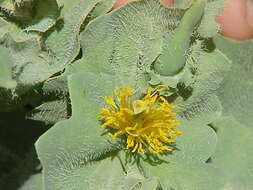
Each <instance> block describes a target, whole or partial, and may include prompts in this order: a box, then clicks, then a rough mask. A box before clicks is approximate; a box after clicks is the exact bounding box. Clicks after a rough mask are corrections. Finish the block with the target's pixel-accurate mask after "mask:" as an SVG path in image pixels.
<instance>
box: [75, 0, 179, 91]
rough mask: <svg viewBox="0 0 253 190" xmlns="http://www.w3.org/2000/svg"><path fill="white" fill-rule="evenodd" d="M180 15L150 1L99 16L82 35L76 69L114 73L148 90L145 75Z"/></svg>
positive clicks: (123, 80)
mask: <svg viewBox="0 0 253 190" xmlns="http://www.w3.org/2000/svg"><path fill="white" fill-rule="evenodd" d="M181 16H182V12H181V11H176V10H168V9H166V8H165V7H161V6H160V4H159V2H157V1H153V0H147V1H140V2H132V3H128V4H127V5H126V6H124V7H122V8H120V9H117V10H116V11H113V12H111V13H109V14H106V15H105V16H103V17H99V18H97V19H95V20H94V21H92V22H90V23H89V25H88V26H87V27H86V29H85V30H84V31H83V32H82V33H81V46H82V50H83V57H84V58H83V59H82V61H79V65H74V67H75V68H74V69H75V70H76V71H78V70H89V71H92V72H94V73H99V72H106V73H114V74H115V75H116V76H117V77H118V78H119V80H120V81H121V83H122V84H128V85H131V86H134V87H138V88H143V87H145V88H146V87H147V83H146V78H145V77H146V76H145V74H146V73H147V72H150V67H151V65H152V63H153V61H154V60H155V59H156V57H157V56H158V54H159V53H160V52H161V47H162V43H163V37H165V36H167V35H168V33H171V31H172V30H174V29H175V27H176V26H177V24H178V22H179V19H180V18H181Z"/></svg>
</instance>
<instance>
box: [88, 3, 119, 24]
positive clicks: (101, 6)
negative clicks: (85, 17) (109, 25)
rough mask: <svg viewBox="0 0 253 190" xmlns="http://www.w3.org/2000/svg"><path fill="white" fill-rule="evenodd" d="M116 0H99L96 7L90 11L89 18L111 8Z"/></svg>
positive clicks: (102, 13) (106, 11) (104, 12)
mask: <svg viewBox="0 0 253 190" xmlns="http://www.w3.org/2000/svg"><path fill="white" fill-rule="evenodd" d="M116 1H117V0H101V1H100V2H99V3H98V4H97V5H96V7H95V8H94V9H93V10H92V11H91V13H90V15H89V17H90V18H89V20H92V19H94V18H96V17H98V16H101V15H104V14H106V13H108V11H110V10H111V9H112V6H113V5H114V3H115V2H116Z"/></svg>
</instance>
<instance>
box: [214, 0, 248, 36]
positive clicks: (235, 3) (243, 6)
mask: <svg viewBox="0 0 253 190" xmlns="http://www.w3.org/2000/svg"><path fill="white" fill-rule="evenodd" d="M247 1H250V0H229V1H227V3H226V6H225V9H224V11H223V12H222V13H221V14H220V15H219V16H218V17H217V18H216V22H217V23H219V24H220V27H221V28H220V33H221V34H223V35H224V36H227V37H230V38H233V39H236V40H247V39H250V38H252V37H253V23H252V25H251V24H250V22H249V20H250V21H253V14H252V15H250V14H248V9H249V8H248V7H247V6H248V5H247ZM252 4H253V3H252ZM252 9H253V7H252ZM249 17H252V18H249Z"/></svg>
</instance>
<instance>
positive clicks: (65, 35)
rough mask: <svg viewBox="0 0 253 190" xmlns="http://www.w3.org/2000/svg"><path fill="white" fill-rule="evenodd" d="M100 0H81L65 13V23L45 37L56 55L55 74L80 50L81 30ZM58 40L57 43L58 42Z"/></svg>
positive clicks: (51, 50)
mask: <svg viewBox="0 0 253 190" xmlns="http://www.w3.org/2000/svg"><path fill="white" fill-rule="evenodd" d="M99 1H100V0H88V1H83V0H82V1H80V2H79V3H77V4H75V6H74V7H73V8H71V9H70V10H69V12H68V13H66V14H65V15H64V20H63V23H62V25H61V26H60V27H62V28H56V29H55V30H54V31H53V32H51V33H50V35H49V36H47V37H46V39H45V44H46V47H47V49H48V50H49V51H50V52H51V53H52V54H53V56H55V65H54V70H53V71H54V72H52V73H51V74H54V73H56V72H59V71H61V70H62V69H64V67H65V66H66V65H67V64H69V63H71V62H72V61H73V60H74V59H75V58H76V56H77V55H78V53H79V51H80V43H79V32H80V28H81V25H82V24H83V22H84V21H85V19H86V17H87V15H88V14H89V13H90V11H91V10H92V9H93V8H94V7H95V5H96V4H97V3H98V2H99ZM56 42H57V43H56Z"/></svg>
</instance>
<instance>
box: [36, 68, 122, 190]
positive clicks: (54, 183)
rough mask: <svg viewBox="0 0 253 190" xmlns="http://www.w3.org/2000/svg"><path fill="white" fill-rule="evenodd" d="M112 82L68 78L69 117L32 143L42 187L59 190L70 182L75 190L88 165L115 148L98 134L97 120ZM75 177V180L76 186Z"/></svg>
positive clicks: (85, 75)
mask: <svg viewBox="0 0 253 190" xmlns="http://www.w3.org/2000/svg"><path fill="white" fill-rule="evenodd" d="M114 80H115V78H114V77H113V76H109V75H105V74H99V75H95V74H91V73H77V74H75V75H73V76H70V77H69V83H68V86H69V91H70V99H71V103H72V117H71V118H70V119H69V120H65V121H61V122H58V123H57V124H56V125H55V126H53V127H52V128H51V129H50V130H49V131H47V132H46V133H45V134H44V135H42V136H41V137H40V138H39V140H38V141H37V143H36V149H37V152H38V155H39V158H40V160H41V162H42V165H43V169H44V172H43V175H44V179H45V187H46V188H49V189H56V190H57V189H63V187H65V186H66V185H68V184H73V181H72V180H74V181H75V184H74V185H75V186H76V187H79V186H81V187H83V185H84V180H85V179H86V174H87V173H86V172H87V171H88V170H86V168H87V167H89V163H88V162H89V161H91V160H97V159H99V158H101V156H105V155H106V154H107V153H109V152H112V151H115V150H117V149H118V147H117V144H118V142H117V141H111V138H110V137H107V136H104V135H102V134H103V133H104V130H103V129H102V127H101V125H100V122H99V120H98V114H99V108H100V107H102V106H103V96H105V95H107V96H108V95H111V93H112V91H113V89H114V87H115V82H114ZM105 162H106V161H105ZM94 167H95V166H94ZM91 170H92V169H91ZM110 171H111V170H110ZM117 172H118V171H117ZM77 174H78V175H77ZM76 176H79V177H76ZM75 177H76V178H77V179H79V180H78V183H77V179H75ZM80 179H82V180H80ZM87 183H88V182H87ZM94 185H95V184H94ZM66 189H68V188H66ZM95 189H96V188H95Z"/></svg>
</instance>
